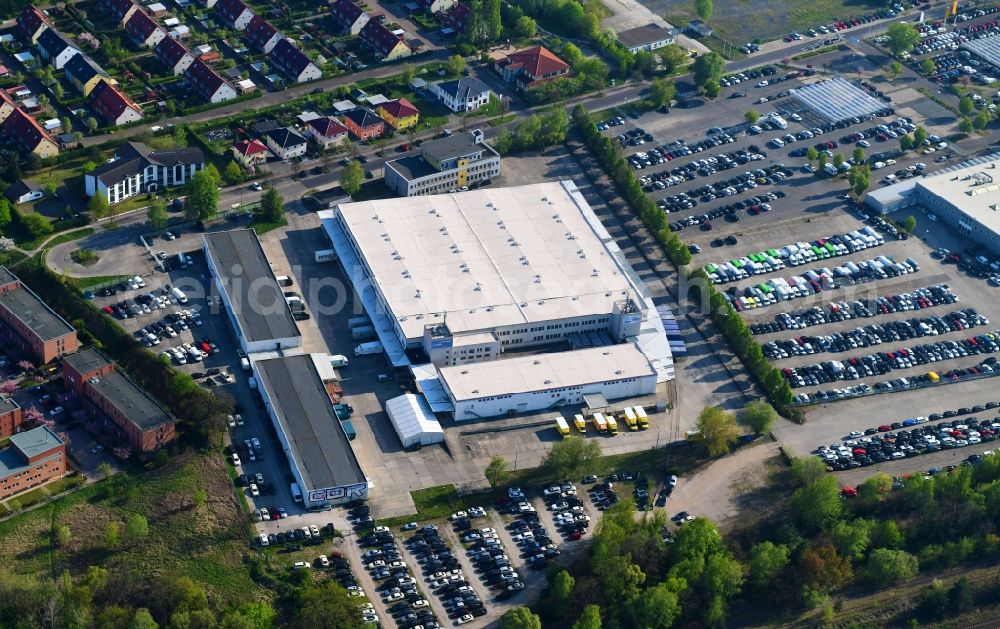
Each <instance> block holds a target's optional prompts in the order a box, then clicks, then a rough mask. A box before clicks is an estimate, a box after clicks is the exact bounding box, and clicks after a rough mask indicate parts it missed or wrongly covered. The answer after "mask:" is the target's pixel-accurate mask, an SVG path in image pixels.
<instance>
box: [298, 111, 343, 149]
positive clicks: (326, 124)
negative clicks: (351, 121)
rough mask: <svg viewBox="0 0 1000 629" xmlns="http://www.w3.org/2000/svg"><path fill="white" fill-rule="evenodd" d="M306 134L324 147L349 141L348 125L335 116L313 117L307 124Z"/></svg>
mask: <svg viewBox="0 0 1000 629" xmlns="http://www.w3.org/2000/svg"><path fill="white" fill-rule="evenodd" d="M305 130H306V135H308V136H309V137H310V138H312V140H313V142H315V143H316V144H318V145H319V146H320V147H322V148H323V149H328V148H330V147H331V146H336V145H339V144H343V143H345V142H347V139H348V138H347V133H348V131H347V127H345V126H344V125H343V124H342V123H341V122H340V121H339V120H337V119H336V118H334V117H333V116H323V117H320V118H313V119H312V120H310V121H309V122H307V123H306V125H305Z"/></svg>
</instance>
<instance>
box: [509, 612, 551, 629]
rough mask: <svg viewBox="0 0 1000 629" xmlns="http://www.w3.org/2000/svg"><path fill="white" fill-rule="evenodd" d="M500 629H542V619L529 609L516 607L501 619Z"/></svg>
mask: <svg viewBox="0 0 1000 629" xmlns="http://www.w3.org/2000/svg"><path fill="white" fill-rule="evenodd" d="M500 629H542V619H541V618H539V617H538V616H537V615H535V614H534V613H533V612H532V611H531V610H530V609H528V608H527V607H514V608H512V609H508V610H507V613H505V614H504V615H503V616H501V617H500Z"/></svg>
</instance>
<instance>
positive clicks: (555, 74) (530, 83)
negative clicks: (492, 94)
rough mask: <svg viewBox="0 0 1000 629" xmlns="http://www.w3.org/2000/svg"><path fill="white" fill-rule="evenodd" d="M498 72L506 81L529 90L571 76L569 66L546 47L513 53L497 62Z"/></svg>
mask: <svg viewBox="0 0 1000 629" xmlns="http://www.w3.org/2000/svg"><path fill="white" fill-rule="evenodd" d="M495 68H496V71H497V72H498V73H499V74H500V76H502V77H503V80H504V81H507V82H508V83H511V84H512V85H515V86H517V88H518V89H521V90H527V89H531V88H532V87H535V86H536V85H539V84H541V83H544V82H545V81H551V80H553V79H557V78H559V77H561V76H569V70H570V68H569V64H568V63H566V62H565V61H563V60H562V59H560V58H559V57H557V56H556V55H555V54H553V53H552V51H550V50H549V49H548V48H546V47H545V46H532V47H531V48H526V49H524V50H518V51H517V52H512V53H511V54H509V55H507V56H506V57H505V58H503V59H501V60H499V61H497V62H496V66H495Z"/></svg>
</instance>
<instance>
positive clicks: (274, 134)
mask: <svg viewBox="0 0 1000 629" xmlns="http://www.w3.org/2000/svg"><path fill="white" fill-rule="evenodd" d="M264 141H265V142H266V143H267V147H268V148H269V149H271V152H272V153H274V154H275V155H277V156H278V159H292V158H293V157H300V156H302V155H305V154H306V149H307V148H308V144H307V142H306V139H305V138H304V137H302V136H301V135H299V134H298V133H296V132H295V130H294V129H289V128H288V127H280V128H278V129H272V130H271V131H268V132H267V133H266V134H265V135H264Z"/></svg>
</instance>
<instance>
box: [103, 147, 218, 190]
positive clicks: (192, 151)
mask: <svg viewBox="0 0 1000 629" xmlns="http://www.w3.org/2000/svg"><path fill="white" fill-rule="evenodd" d="M204 167H205V156H204V154H203V153H202V152H201V149H199V148H196V147H187V148H182V149H176V150H172V151H151V150H150V149H149V147H148V146H146V145H145V144H142V143H139V142H126V143H125V144H122V145H121V146H119V147H118V149H117V150H116V152H115V159H114V161H112V162H109V163H107V164H102V165H100V166H98V167H97V168H96V169H94V170H92V171H91V172H89V173H87V174H86V175H85V176H84V188H85V190H86V192H87V196H88V197H92V196H94V195H96V194H100V195H103V196H104V198H106V199H107V200H108V203H118V202H120V201H124V200H125V199H128V198H130V197H133V196H136V195H138V194H146V193H147V192H155V191H157V190H159V189H161V188H167V187H171V186H180V185H184V184H185V183H187V182H188V181H189V180H190V179H191V177H193V176H194V174H195V173H196V172H198V171H199V170H201V169H203V168H204Z"/></svg>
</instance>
